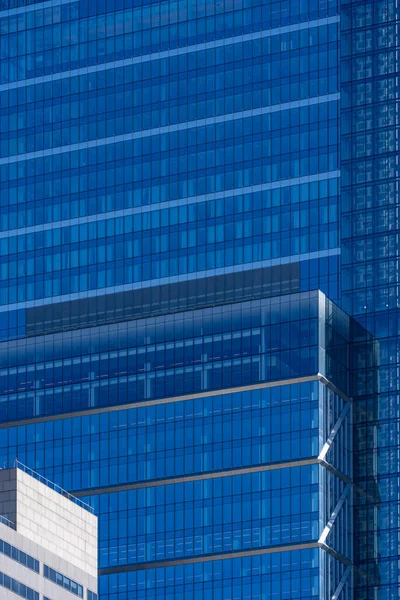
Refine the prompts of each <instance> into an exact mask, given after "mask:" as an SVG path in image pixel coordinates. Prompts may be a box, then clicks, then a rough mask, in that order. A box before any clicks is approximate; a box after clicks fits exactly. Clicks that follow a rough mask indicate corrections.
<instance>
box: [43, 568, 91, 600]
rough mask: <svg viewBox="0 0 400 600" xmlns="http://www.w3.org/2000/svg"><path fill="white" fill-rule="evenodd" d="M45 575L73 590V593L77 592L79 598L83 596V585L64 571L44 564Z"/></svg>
mask: <svg viewBox="0 0 400 600" xmlns="http://www.w3.org/2000/svg"><path fill="white" fill-rule="evenodd" d="M43 575H44V577H45V578H46V579H49V580H50V581H53V582H54V583H56V584H57V585H59V586H60V587H62V588H64V589H65V590H68V591H69V592H71V594H75V595H76V596H79V598H83V587H82V586H81V585H80V584H79V583H76V581H72V579H70V578H69V577H66V576H65V575H63V574H62V573H59V572H58V571H55V570H54V569H52V568H51V567H48V566H47V565H43Z"/></svg>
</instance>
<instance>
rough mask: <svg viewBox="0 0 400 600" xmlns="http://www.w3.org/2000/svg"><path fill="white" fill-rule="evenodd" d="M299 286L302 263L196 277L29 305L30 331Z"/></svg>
mask: <svg viewBox="0 0 400 600" xmlns="http://www.w3.org/2000/svg"><path fill="white" fill-rule="evenodd" d="M299 290H300V264H299V263H298V262H297V263H290V264H286V265H278V266H274V267H267V268H263V269H252V270H248V271H243V272H240V273H229V274H227V275H217V276H214V277H207V278H200V279H193V280H191V281H183V282H179V283H173V284H168V285H162V286H155V287H148V288H144V289H140V290H131V291H127V292H119V293H117V294H107V295H103V296H96V297H93V298H83V299H80V300H73V301H71V302H62V303H58V304H52V305H48V306H44V307H41V306H39V307H35V308H28V309H26V335H37V334H40V333H43V332H44V331H45V332H46V333H51V332H55V331H60V330H63V329H72V328H75V327H81V326H87V325H98V324H100V323H107V322H113V321H119V320H123V319H131V318H133V319H134V318H138V317H145V316H150V315H157V314H162V313H166V312H173V311H179V310H185V309H187V308H194V307H198V308H201V307H204V306H211V305H216V304H219V303H224V302H235V301H240V300H246V299H257V298H259V297H268V296H278V295H281V294H285V293H294V292H298V291H299Z"/></svg>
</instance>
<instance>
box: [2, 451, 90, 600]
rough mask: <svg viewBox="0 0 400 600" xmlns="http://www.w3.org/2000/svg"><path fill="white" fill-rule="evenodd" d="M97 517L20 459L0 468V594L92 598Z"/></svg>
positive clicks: (37, 599) (42, 599)
mask: <svg viewBox="0 0 400 600" xmlns="http://www.w3.org/2000/svg"><path fill="white" fill-rule="evenodd" d="M97 539H98V538H97V517H96V516H95V515H94V514H93V512H92V511H91V508H90V507H89V506H88V505H85V504H84V503H83V502H81V501H79V500H77V499H75V498H73V497H72V496H70V495H69V494H67V493H66V492H64V491H63V490H61V489H60V488H57V486H54V485H53V484H51V483H50V482H48V481H47V480H45V479H43V478H41V477H40V476H38V475H37V474H36V473H34V472H32V471H30V470H29V469H27V468H26V467H24V466H23V465H21V464H20V463H17V462H16V463H15V466H14V467H13V468H7V469H1V470H0V599H3V598H4V599H5V598H7V599H10V600H14V599H15V600H17V599H21V598H26V599H27V600H74V598H76V599H78V598H80V599H82V600H97Z"/></svg>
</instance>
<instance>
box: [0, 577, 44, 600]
mask: <svg viewBox="0 0 400 600" xmlns="http://www.w3.org/2000/svg"><path fill="white" fill-rule="evenodd" d="M0 586H1V587H5V588H7V590H11V591H12V592H13V593H14V594H17V596H21V598H26V599H27V600H39V593H38V592H35V590H33V589H32V588H30V587H28V586H27V585H24V584H23V583H20V582H19V581H17V580H16V579H13V578H12V577H9V576H8V575H6V574H5V573H1V572H0Z"/></svg>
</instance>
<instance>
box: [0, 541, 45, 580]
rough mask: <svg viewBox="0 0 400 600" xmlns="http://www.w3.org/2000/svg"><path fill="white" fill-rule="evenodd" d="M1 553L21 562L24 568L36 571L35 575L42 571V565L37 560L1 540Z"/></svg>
mask: <svg viewBox="0 0 400 600" xmlns="http://www.w3.org/2000/svg"><path fill="white" fill-rule="evenodd" d="M0 553H1V554H4V555H5V556H8V557H9V558H12V559H13V560H15V561H17V562H19V563H20V564H21V565H24V567H27V568H28V569H31V570H32V571H35V573H39V571H40V563H39V561H38V560H36V558H33V556H29V554H26V552H22V550H18V548H15V546H12V545H11V544H8V543H7V542H5V541H4V540H0Z"/></svg>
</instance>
